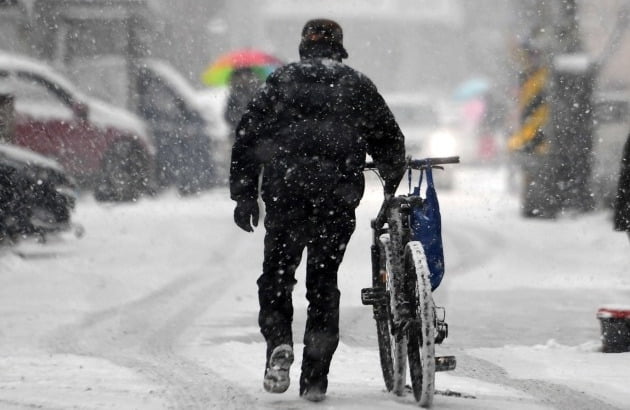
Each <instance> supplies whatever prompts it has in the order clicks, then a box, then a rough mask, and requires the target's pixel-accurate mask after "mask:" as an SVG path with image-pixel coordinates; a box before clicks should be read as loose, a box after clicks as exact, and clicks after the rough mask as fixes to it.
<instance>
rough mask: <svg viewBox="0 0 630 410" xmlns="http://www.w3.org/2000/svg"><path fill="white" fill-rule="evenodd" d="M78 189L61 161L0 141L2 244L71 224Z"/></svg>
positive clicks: (0, 226)
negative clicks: (60, 163)
mask: <svg viewBox="0 0 630 410" xmlns="http://www.w3.org/2000/svg"><path fill="white" fill-rule="evenodd" d="M75 192H76V185H75V182H74V180H73V179H72V177H70V176H68V175H67V174H66V172H65V171H64V169H63V168H62V167H61V166H60V165H59V164H58V163H57V162H55V161H53V160H51V159H49V158H46V157H43V156H41V155H39V154H37V153H35V152H32V151H29V150H26V149H23V148H20V147H18V146H14V145H11V144H5V143H0V244H1V243H5V242H7V241H11V242H13V241H16V240H17V239H19V238H20V237H21V236H27V235H33V234H38V235H45V234H46V233H49V232H53V231H59V230H65V229H67V228H69V227H70V219H71V212H72V210H73V209H74V206H75V203H76V196H75Z"/></svg>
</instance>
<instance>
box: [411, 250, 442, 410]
mask: <svg viewBox="0 0 630 410" xmlns="http://www.w3.org/2000/svg"><path fill="white" fill-rule="evenodd" d="M404 259H405V273H406V278H407V281H408V282H407V292H409V295H410V296H411V298H410V300H411V301H412V303H413V304H414V306H413V307H414V310H415V314H416V317H415V320H414V321H412V322H411V323H410V324H409V327H408V329H407V338H408V340H407V354H408V358H409V374H410V377H411V386H412V389H413V395H414V397H415V399H416V401H417V402H418V403H419V404H420V406H422V407H431V405H432V404H433V395H434V393H435V334H436V333H435V332H436V331H435V305H434V303H433V296H432V293H431V282H430V280H429V268H428V265H427V260H426V256H425V253H424V248H423V247H422V244H421V243H420V242H418V241H413V242H409V243H407V245H406V246H405V258H404Z"/></svg>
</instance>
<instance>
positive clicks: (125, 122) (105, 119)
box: [0, 51, 149, 138]
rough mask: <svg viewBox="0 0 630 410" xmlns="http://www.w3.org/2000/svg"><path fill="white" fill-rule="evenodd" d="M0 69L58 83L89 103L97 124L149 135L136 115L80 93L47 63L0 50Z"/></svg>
mask: <svg viewBox="0 0 630 410" xmlns="http://www.w3.org/2000/svg"><path fill="white" fill-rule="evenodd" d="M2 70H11V71H17V70H20V71H28V72H31V73H34V74H37V75H40V76H42V77H44V78H47V79H48V80H50V81H52V82H54V83H56V84H58V85H59V86H61V87H62V88H64V89H65V90H66V91H69V92H70V93H71V94H72V95H73V96H75V97H77V98H78V99H79V100H80V101H81V102H84V103H87V104H88V105H89V107H90V117H91V119H92V120H93V121H94V122H95V123H96V124H98V125H99V126H103V127H113V128H123V129H126V130H127V131H128V132H131V133H133V134H135V135H136V136H138V137H140V138H146V137H147V136H148V135H149V133H148V131H147V127H146V125H145V124H144V122H143V121H142V120H141V119H140V118H139V117H138V116H136V115H135V114H133V113H131V112H129V111H127V110H125V109H121V108H119V107H116V106H114V105H111V104H109V103H106V102H105V101H101V100H99V99H97V98H94V97H92V96H88V95H86V94H84V93H82V92H81V91H80V90H79V89H78V88H77V87H75V86H74V84H72V82H70V81H69V80H68V79H67V78H66V77H64V76H63V75H61V74H59V73H58V72H57V71H56V70H55V69H54V68H53V67H50V66H49V65H48V64H47V63H44V62H40V61H38V60H35V59H33V58H31V57H27V56H24V55H20V54H11V53H6V52H2V51H0V71H2Z"/></svg>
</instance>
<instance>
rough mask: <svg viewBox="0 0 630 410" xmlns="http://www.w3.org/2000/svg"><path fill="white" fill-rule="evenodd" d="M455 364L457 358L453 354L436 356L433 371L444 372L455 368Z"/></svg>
mask: <svg viewBox="0 0 630 410" xmlns="http://www.w3.org/2000/svg"><path fill="white" fill-rule="evenodd" d="M456 366H457V360H456V359H455V356H436V357H435V371H436V372H446V371H449V370H455V367H456Z"/></svg>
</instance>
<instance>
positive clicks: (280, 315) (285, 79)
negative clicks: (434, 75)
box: [230, 19, 405, 401]
mask: <svg viewBox="0 0 630 410" xmlns="http://www.w3.org/2000/svg"><path fill="white" fill-rule="evenodd" d="M342 38H343V34H342V30H341V27H340V26H339V25H338V24H337V23H335V22H334V21H331V20H325V19H317V20H311V21H309V22H307V23H306V25H305V26H304V28H303V30H302V40H301V43H300V47H299V52H300V61H299V62H296V63H291V64H287V65H285V66H283V67H280V68H279V69H277V70H276V71H275V72H274V73H273V74H271V76H270V77H269V78H268V79H267V82H266V84H265V85H264V86H263V87H262V88H261V89H260V90H259V92H258V93H257V94H256V96H255V97H254V99H253V100H252V102H251V103H250V104H249V106H248V109H247V111H246V112H245V114H244V115H243V118H242V119H241V122H240V123H239V125H238V127H237V130H236V133H235V135H236V141H235V143H234V146H233V148H232V163H231V169H230V190H231V197H232V199H233V200H235V201H236V209H235V210H234V220H235V222H236V224H237V225H238V226H239V227H241V228H242V229H243V230H245V231H247V232H252V231H253V227H252V225H253V226H257V224H258V217H259V211H258V203H257V198H258V186H259V185H258V179H259V176H260V175H261V174H262V189H261V196H262V199H263V201H264V202H265V206H266V216H265V229H266V236H265V250H264V262H263V269H262V270H263V272H262V275H261V276H260V277H259V279H258V281H257V284H258V296H259V303H260V312H259V317H258V323H259V325H260V329H261V333H262V334H263V336H264V337H265V340H266V343H267V360H266V365H265V374H264V381H263V386H264V388H265V390H267V391H268V392H272V393H283V392H285V391H286V390H287V389H288V388H289V368H290V366H291V364H292V362H293V335H292V330H291V325H292V320H293V303H292V291H293V287H294V285H295V284H296V283H297V281H296V280H295V271H296V268H297V266H298V265H299V264H300V261H301V258H302V252H303V251H304V249H305V248H306V250H307V261H306V298H307V299H308V302H309V306H308V310H307V321H306V329H305V332H304V351H303V356H302V369H301V370H302V372H301V375H300V396H302V397H303V398H305V399H307V400H310V401H321V400H323V399H324V398H325V394H326V389H327V387H328V372H329V367H330V362H331V360H332V357H333V354H334V352H335V350H336V348H337V345H338V343H339V298H340V292H339V289H338V287H337V271H338V268H339V264H340V263H341V261H342V259H343V256H344V252H345V250H346V246H347V243H348V241H349V240H350V237H351V235H352V233H353V232H354V229H355V208H356V207H357V206H358V204H359V201H360V200H361V197H362V196H363V191H364V185H365V181H364V178H363V168H364V166H365V159H366V153H368V154H370V155H371V157H372V159H373V160H374V161H375V163H376V165H377V167H378V168H379V171H380V174H381V176H382V177H383V178H384V180H385V191H386V193H390V194H393V193H394V192H395V190H396V187H397V185H398V182H399V181H400V177H401V176H402V173H403V169H404V162H405V147H404V137H403V135H402V133H401V131H400V128H399V127H398V124H397V123H396V120H395V119H394V116H393V115H392V113H391V111H390V109H389V107H388V106H387V105H386V103H385V101H384V100H383V97H382V96H381V95H380V94H379V93H378V91H377V89H376V87H375V86H374V84H373V83H372V81H370V80H369V79H368V78H367V77H366V76H365V75H363V74H361V73H359V72H357V71H355V70H354V69H352V68H350V67H349V66H347V65H345V64H343V63H342V59H344V58H347V57H348V54H347V52H346V50H345V48H344V47H343V41H342Z"/></svg>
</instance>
